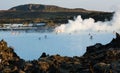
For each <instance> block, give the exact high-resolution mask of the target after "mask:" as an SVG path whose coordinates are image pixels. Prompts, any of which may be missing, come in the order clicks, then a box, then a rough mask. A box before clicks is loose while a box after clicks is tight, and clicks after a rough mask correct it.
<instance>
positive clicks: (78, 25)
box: [55, 10, 120, 33]
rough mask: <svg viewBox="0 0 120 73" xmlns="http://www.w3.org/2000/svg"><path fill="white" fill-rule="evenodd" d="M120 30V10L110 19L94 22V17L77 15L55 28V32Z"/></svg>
mask: <svg viewBox="0 0 120 73" xmlns="http://www.w3.org/2000/svg"><path fill="white" fill-rule="evenodd" d="M119 30H120V10H118V11H116V13H115V14H114V16H113V19H112V20H111V21H106V22H101V21H98V22H95V20H94V19H92V18H89V19H84V20H83V19H82V18H81V16H77V18H76V19H75V20H69V21H68V23H67V24H61V25H60V26H58V27H56V28H55V32H57V33H62V32H64V33H71V32H76V31H77V32H79V31H119Z"/></svg>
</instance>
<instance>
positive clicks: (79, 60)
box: [0, 33, 120, 73]
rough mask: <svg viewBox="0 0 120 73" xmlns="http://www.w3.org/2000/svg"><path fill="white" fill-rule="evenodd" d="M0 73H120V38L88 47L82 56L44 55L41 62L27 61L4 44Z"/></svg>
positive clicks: (119, 36)
mask: <svg viewBox="0 0 120 73" xmlns="http://www.w3.org/2000/svg"><path fill="white" fill-rule="evenodd" d="M0 73H120V35H119V34H118V33H116V38H114V39H113V40H112V41H111V42H110V43H108V44H106V45H102V44H100V43H97V44H95V45H93V46H89V47H87V51H86V53H85V54H84V55H83V56H82V57H76V56H75V57H62V56H60V55H52V56H49V55H46V53H43V54H42V55H41V56H40V58H39V59H38V60H32V61H24V60H23V59H20V57H19V56H17V54H16V53H15V52H14V50H13V49H12V48H10V47H7V43H6V42H5V41H4V40H2V41H0Z"/></svg>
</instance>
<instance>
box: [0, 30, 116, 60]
mask: <svg viewBox="0 0 120 73" xmlns="http://www.w3.org/2000/svg"><path fill="white" fill-rule="evenodd" d="M91 36H92V37H91ZM113 37H114V35H113V33H102V32H99V33H98V32H97V33H96V32H92V33H88V32H82V33H72V34H67V33H61V34H56V33H38V32H37V33H35V32H34V33H32V32H31V33H26V32H0V39H5V41H7V42H8V45H9V46H12V47H14V50H15V52H16V53H17V54H18V55H19V56H20V57H21V58H23V59H26V60H32V59H38V58H39V56H40V55H41V53H42V52H46V53H48V54H50V55H53V54H60V55H62V56H81V55H83V54H84V53H85V51H86V46H89V45H93V44H95V43H102V44H106V43H108V42H110V41H111V40H112V38H113ZM90 38H92V39H90Z"/></svg>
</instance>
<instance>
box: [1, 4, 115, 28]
mask: <svg viewBox="0 0 120 73" xmlns="http://www.w3.org/2000/svg"><path fill="white" fill-rule="evenodd" d="M78 15H81V17H82V18H83V19H85V18H90V17H91V18H94V19H95V21H105V20H111V19H112V16H113V13H111V12H102V11H91V10H85V9H82V8H76V9H68V8H63V7H58V6H53V5H41V4H26V5H19V6H16V7H12V8H10V9H9V10H6V11H0V24H4V23H23V24H24V23H25V24H29V23H40V22H46V23H48V25H49V26H54V25H55V24H62V23H67V22H68V19H73V18H74V17H76V16H78Z"/></svg>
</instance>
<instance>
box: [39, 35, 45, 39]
mask: <svg viewBox="0 0 120 73" xmlns="http://www.w3.org/2000/svg"><path fill="white" fill-rule="evenodd" d="M38 39H39V40H41V37H39V38H38ZM44 39H47V35H44Z"/></svg>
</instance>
